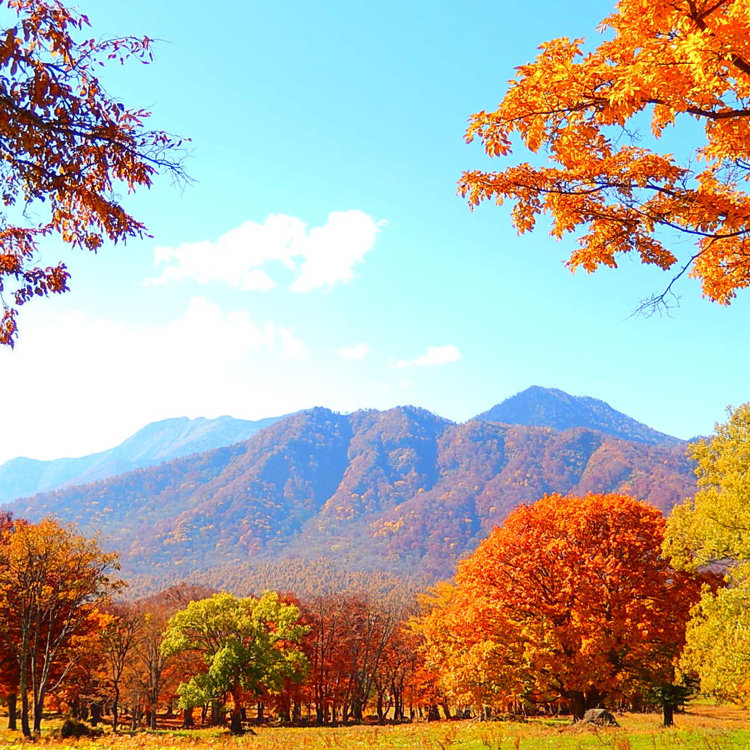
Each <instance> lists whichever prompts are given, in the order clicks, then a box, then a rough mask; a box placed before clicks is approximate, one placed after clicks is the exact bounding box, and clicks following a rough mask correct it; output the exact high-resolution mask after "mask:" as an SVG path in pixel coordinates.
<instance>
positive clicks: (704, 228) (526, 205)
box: [459, 0, 750, 304]
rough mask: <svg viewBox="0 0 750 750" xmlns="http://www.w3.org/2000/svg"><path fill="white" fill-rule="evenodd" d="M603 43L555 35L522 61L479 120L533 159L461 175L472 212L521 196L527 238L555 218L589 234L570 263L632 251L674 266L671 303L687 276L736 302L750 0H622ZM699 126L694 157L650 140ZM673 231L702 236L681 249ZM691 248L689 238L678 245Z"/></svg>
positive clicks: (481, 129)
mask: <svg viewBox="0 0 750 750" xmlns="http://www.w3.org/2000/svg"><path fill="white" fill-rule="evenodd" d="M600 28H601V30H602V32H603V33H604V41H602V43H601V44H600V45H599V46H598V47H597V48H596V49H594V50H593V51H591V52H586V51H585V45H584V40H583V39H567V38H561V39H555V40H552V41H550V42H547V43H545V44H543V45H542V46H541V53H540V54H539V56H538V57H537V59H536V60H535V61H534V62H532V63H529V64H526V65H522V66H520V67H519V68H517V71H518V72H517V75H516V77H515V78H514V79H513V80H512V81H511V82H510V88H509V89H508V92H507V94H506V95H505V97H504V98H503V100H502V102H501V103H500V105H499V107H498V109H497V110H496V111H494V112H485V111H482V112H479V113H477V114H475V115H473V116H472V117H471V119H470V125H469V128H468V131H467V133H466V137H467V140H469V141H471V140H472V139H474V138H478V139H480V140H481V142H482V143H483V145H484V148H485V150H486V152H487V154H488V155H489V156H491V157H504V158H507V157H510V156H511V154H512V152H513V150H514V148H515V145H514V138H517V139H518V140H520V142H521V143H522V144H523V146H524V147H525V148H526V149H527V150H528V151H530V152H532V153H534V154H536V153H539V152H541V153H543V154H544V155H545V156H546V162H545V161H544V159H541V158H540V159H535V160H534V162H533V163H528V162H527V163H521V164H514V165H510V166H507V167H506V168H505V169H503V170H502V171H499V172H485V171H480V170H473V171H468V172H466V173H464V175H463V177H462V178H461V180H460V182H459V191H460V193H461V194H462V195H463V196H465V197H466V198H467V199H468V201H469V204H470V205H471V206H472V207H474V206H476V205H478V204H479V203H481V202H482V201H485V200H495V201H497V202H498V203H501V202H503V200H505V199H509V200H510V201H511V202H513V204H514V206H513V211H512V220H513V223H514V225H515V227H516V228H517V229H518V231H519V232H528V231H530V230H532V229H534V228H535V226H536V222H537V218H538V217H539V215H540V214H548V215H549V216H550V217H551V219H552V226H551V234H552V235H553V236H555V237H557V238H561V237H562V236H563V235H565V234H566V233H569V232H579V233H580V236H579V241H578V247H577V248H576V249H575V250H574V251H573V252H572V254H571V256H570V258H569V260H568V262H567V264H568V266H569V267H570V268H571V269H573V270H575V269H577V268H583V269H585V270H586V271H589V272H590V271H594V270H596V269H597V268H599V267H601V266H609V267H613V268H614V267H616V266H617V263H618V257H619V256H621V255H623V254H631V255H635V256H637V258H638V259H639V260H640V261H641V262H642V263H645V264H651V265H655V266H658V267H659V268H662V269H665V270H669V271H671V273H672V281H671V282H670V283H669V285H668V286H667V288H666V290H665V291H664V292H663V293H662V294H660V295H657V296H655V297H653V298H652V299H651V302H652V303H659V302H664V299H665V296H666V294H667V292H668V291H669V290H670V289H671V287H672V283H673V282H674V281H675V280H676V278H679V277H680V276H682V275H683V274H684V273H685V272H689V273H690V275H692V276H694V277H696V278H698V279H699V280H700V283H701V285H702V289H703V294H704V296H706V297H707V298H709V299H711V300H713V301H716V302H719V303H722V304H728V303H729V302H731V300H732V298H733V297H734V296H735V294H736V292H737V291H738V290H740V289H743V288H745V287H747V286H748V285H750V195H748V193H747V188H746V185H747V181H748V179H750V103H749V100H750V41H749V40H750V4H748V3H747V2H746V0H620V2H618V3H617V7H616V10H615V12H614V13H613V14H612V15H610V16H609V17H608V18H606V19H605V20H604V21H603V22H602V24H601V27H600ZM649 120H650V126H651V135H652V136H653V138H654V143H657V142H658V139H659V138H661V136H662V135H663V134H665V133H666V132H667V131H668V129H669V128H670V127H671V126H676V127H678V126H681V125H682V124H683V122H684V121H686V120H692V121H693V123H696V124H697V125H698V128H695V127H694V126H693V127H692V129H690V130H688V131H687V132H688V133H689V135H690V138H691V143H692V148H691V149H690V153H689V154H687V155H685V157H684V158H678V157H676V156H675V155H673V154H671V153H661V152H660V151H658V150H656V149H654V148H650V147H649V146H648V145H646V143H645V139H644V138H643V137H642V135H641V134H640V133H639V130H638V128H639V126H640V125H641V124H646V123H648V121H649ZM675 234H677V235H683V236H688V237H690V238H692V239H693V240H694V241H695V242H694V244H693V245H688V247H691V249H690V250H689V251H688V252H687V253H686V254H685V255H683V256H679V255H678V254H677V250H676V243H675V242H673V241H671V240H673V239H675ZM680 246H681V247H684V246H686V245H685V243H682V244H681V245H680Z"/></svg>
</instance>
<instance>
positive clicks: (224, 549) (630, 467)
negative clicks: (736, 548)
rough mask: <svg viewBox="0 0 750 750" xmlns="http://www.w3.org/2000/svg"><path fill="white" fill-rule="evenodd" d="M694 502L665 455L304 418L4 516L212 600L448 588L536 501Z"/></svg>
mask: <svg viewBox="0 0 750 750" xmlns="http://www.w3.org/2000/svg"><path fill="white" fill-rule="evenodd" d="M694 488H695V479H694V476H693V473H692V465H691V463H690V462H689V461H688V459H687V458H686V456H685V451H684V445H683V444H682V443H678V442H676V443H674V444H673V443H671V442H665V443H663V444H658V445H651V444H648V443H644V442H638V441H632V440H623V439H620V438H615V437H612V436H610V435H607V434H605V433H603V432H602V431H599V430H593V429H590V428H587V427H574V428H570V429H563V430H556V429H553V428H550V427H536V426H525V425H508V424H501V423H497V422H494V421H486V420H484V419H474V420H471V421H469V422H467V423H465V424H454V423H452V422H450V421H448V420H446V419H443V418H441V417H438V416H436V415H434V414H431V413H430V412H428V411H425V410H424V409H418V408H416V407H408V406H407V407H398V408H395V409H389V410H387V411H375V410H368V411H358V412H354V413H353V414H349V415H341V414H337V413H334V412H332V411H329V410H328V409H323V408H316V409H311V410H308V411H304V412H300V413H298V414H295V415H292V416H289V417H286V418H283V419H280V420H278V421H276V422H275V423H274V424H272V425H270V426H269V427H267V428H266V429H264V430H262V431H260V432H257V433H256V434H255V435H253V436H252V437H250V438H249V439H248V440H246V441H244V442H240V443H236V444H234V445H231V446H228V447H222V448H218V449H215V450H211V451H207V452H204V453H199V454H195V455H191V456H187V457H183V458H178V459H176V460H173V461H169V462H166V463H162V464H159V465H158V466H154V467H149V468H143V469H138V470H137V471H133V472H129V473H127V474H123V475H120V476H116V477H112V478H109V479H106V480H101V481H98V482H93V483H90V484H87V485H84V486H77V487H69V488H66V489H61V490H57V491H55V492H49V493H42V494H37V495H35V496H33V497H30V498H25V499H22V500H18V501H16V502H15V503H13V504H12V505H11V506H9V507H10V509H11V510H13V512H14V513H15V514H16V515H17V516H21V517H26V518H31V519H37V518H40V517H42V516H44V515H46V514H55V515H57V516H58V517H59V518H60V519H61V520H63V521H72V522H74V523H76V524H77V525H78V526H79V528H81V530H82V531H83V532H85V533H87V534H93V533H97V532H98V533H100V534H101V536H102V538H103V539H104V540H106V542H107V544H108V545H109V546H110V547H111V548H113V549H116V550H118V551H119V552H120V553H121V559H122V563H123V571H124V573H125V574H126V575H127V576H133V575H137V576H139V578H141V580H145V579H147V578H148V577H149V576H151V577H153V576H158V577H159V578H163V579H165V580H172V579H174V578H175V577H176V578H178V579H179V578H185V577H187V576H189V575H191V574H193V575H197V574H198V573H199V571H207V570H208V569H209V568H210V569H211V571H210V575H209V578H210V580H208V579H206V577H205V575H204V577H203V579H202V580H201V582H202V583H204V584H206V585H212V586H220V585H226V581H227V580H228V579H230V578H231V579H233V580H236V579H237V577H238V576H240V577H241V576H242V574H243V571H248V572H249V569H251V568H253V567H257V566H258V565H262V564H266V563H268V562H271V561H280V560H285V559H293V558H301V559H307V560H312V559H324V560H329V561H333V562H335V563H336V564H337V565H340V566H342V567H346V568H347V569H350V570H356V569H359V570H376V569H379V570H382V569H389V570H391V571H394V572H399V571H401V572H404V571H406V572H413V571H419V573H420V574H423V575H425V576H426V577H427V578H429V579H432V580H434V579H436V578H440V577H446V576H450V575H452V574H453V572H454V568H455V564H456V561H457V560H458V559H459V558H460V557H462V556H464V555H465V554H467V553H468V552H470V551H471V550H472V549H473V548H474V547H475V546H476V545H477V543H478V542H479V541H480V540H481V539H482V538H484V537H485V536H486V535H487V534H488V533H489V531H490V530H491V529H492V528H493V526H494V525H496V524H499V523H501V522H502V520H503V518H504V517H505V516H506V515H507V513H508V512H509V511H510V510H512V509H513V508H514V507H516V506H517V505H518V504H519V503H530V502H533V501H534V500H536V499H537V498H538V497H540V496H541V495H543V494H544V493H547V492H561V493H575V494H580V493H585V492H610V491H622V492H628V493H631V494H633V495H635V496H636V497H639V498H643V499H648V500H650V501H651V502H653V503H654V504H655V505H657V506H658V507H659V508H661V509H662V510H664V511H666V510H668V509H669V508H671V507H672V506H673V505H674V504H675V503H677V502H680V501H681V500H682V499H684V498H685V497H686V496H688V495H689V494H691V493H692V492H693V491H694ZM303 567H304V566H303Z"/></svg>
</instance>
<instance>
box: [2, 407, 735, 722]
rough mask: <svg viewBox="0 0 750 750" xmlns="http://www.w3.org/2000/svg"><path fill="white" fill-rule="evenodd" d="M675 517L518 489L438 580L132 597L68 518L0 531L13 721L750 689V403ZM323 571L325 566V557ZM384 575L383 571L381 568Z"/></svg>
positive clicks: (392, 718)
mask: <svg viewBox="0 0 750 750" xmlns="http://www.w3.org/2000/svg"><path fill="white" fill-rule="evenodd" d="M692 451H693V455H694V458H695V460H696V462H697V472H696V473H697V479H698V491H697V493H696V494H695V496H694V497H692V498H690V499H688V500H687V501H685V502H684V503H683V504H681V505H679V506H677V507H676V508H675V510H674V511H673V512H672V513H671V514H670V516H669V518H666V519H665V517H664V515H663V514H662V513H661V511H660V510H659V509H657V508H656V507H654V506H653V505H650V504H649V503H646V502H644V501H640V500H637V499H634V498H632V497H630V496H627V495H624V494H613V493H610V494H588V495H585V496H578V497H577V496H563V495H559V494H548V495H545V496H544V497H542V498H540V499H539V500H537V501H536V502H533V503H527V504H521V505H520V506H518V507H517V508H516V509H515V510H513V511H512V512H511V513H510V514H509V515H508V517H507V518H506V519H505V522H504V523H503V524H502V525H501V526H498V527H496V528H495V529H494V531H492V532H491V533H490V535H489V536H487V537H486V538H485V539H484V540H483V541H482V542H481V543H480V545H479V547H478V548H477V549H476V550H475V552H474V553H473V554H471V555H470V556H468V557H467V558H465V559H464V560H462V561H461V562H460V563H459V565H458V568H457V571H456V574H455V576H454V578H453V580H452V581H445V582H443V583H440V584H438V585H436V586H433V587H431V588H428V589H427V590H424V591H421V592H419V591H413V590H409V589H408V588H407V587H405V586H404V587H393V588H392V589H391V590H390V591H389V592H388V593H384V592H383V591H382V590H381V591H379V592H377V593H376V590H375V587H371V588H370V590H369V591H368V590H367V586H366V585H364V584H363V582H362V581H360V586H359V588H358V589H355V588H354V587H350V588H349V589H348V590H347V589H346V588H344V587H342V588H341V589H339V590H335V589H333V588H330V589H329V591H328V592H322V593H319V594H317V595H313V596H308V597H305V598H302V597H299V596H297V595H296V594H295V591H294V582H293V581H291V580H290V581H289V586H288V589H287V590H284V591H279V592H276V591H265V592H259V593H258V594H257V595H255V596H244V597H239V596H236V595H234V594H232V593H228V592H226V591H214V590H211V589H210V588H207V587H205V586H197V585H188V584H181V585H177V586H173V587H171V588H169V589H166V590H164V591H161V592H159V593H158V594H156V595H153V596H150V597H147V598H141V599H137V600H132V599H127V598H125V596H124V592H125V591H126V590H127V589H126V582H125V581H123V580H121V579H120V578H119V577H118V563H117V557H116V555H115V554H112V553H107V552H104V551H103V550H102V548H101V547H100V546H99V543H98V542H97V541H96V540H95V539H91V538H87V537H85V536H82V535H80V534H78V533H77V532H76V531H75V530H74V529H73V528H72V527H65V526H61V525H60V524H59V523H57V522H56V521H54V520H52V519H45V520H43V521H41V522H38V523H30V522H27V521H24V520H23V519H17V518H13V517H12V516H11V515H10V514H6V515H5V516H4V517H3V520H2V528H1V529H0V635H2V640H0V656H1V658H2V665H3V670H2V683H1V689H2V696H3V697H4V700H5V705H6V707H7V711H8V728H9V729H10V730H14V731H20V732H21V733H22V735H23V736H25V737H38V736H39V735H40V733H41V731H42V723H43V720H44V718H45V716H48V715H49V714H50V713H52V714H55V715H59V716H62V717H67V718H66V720H65V722H64V724H62V727H61V728H60V729H59V731H60V732H62V734H63V736H73V735H76V734H80V733H83V734H90V733H96V732H97V731H100V727H101V726H103V725H106V726H107V727H108V728H109V731H113V732H117V731H129V732H132V731H138V730H141V729H150V730H156V729H158V728H162V729H164V728H172V729H176V728H178V727H179V728H182V729H190V728H196V727H226V728H227V729H228V730H229V731H230V732H231V733H232V734H234V735H241V734H243V733H245V732H247V731H253V730H252V727H253V726H266V725H268V724H269V723H270V724H273V725H286V726H310V725H317V726H323V725H333V726H341V725H351V724H355V725H356V724H362V723H363V722H364V723H367V722H369V723H372V722H375V723H379V724H386V723H389V724H398V723H407V722H414V721H420V720H424V721H434V720H439V719H445V720H447V719H459V718H460V719H466V718H473V719H479V720H485V721H486V720H492V719H503V718H507V717H519V718H523V719H529V718H532V717H537V718H545V717H546V718H553V717H554V718H557V719H559V718H563V717H564V718H565V720H567V721H571V720H572V721H573V722H577V721H582V720H583V721H585V720H586V719H587V716H588V714H587V712H588V711H589V710H590V709H598V708H606V709H609V710H610V711H612V712H623V711H628V712H633V711H635V712H644V711H646V712H648V711H657V710H658V711H660V712H661V715H662V723H663V725H664V726H671V725H673V723H674V719H675V712H677V711H679V710H681V709H682V708H684V706H685V704H686V703H687V702H688V701H689V700H690V699H691V698H692V697H693V696H695V695H696V694H697V693H698V692H700V693H702V694H703V695H709V696H714V697H715V698H719V699H721V700H725V701H726V700H728V701H734V702H736V703H738V704H739V705H744V703H745V702H746V701H747V700H748V697H749V694H748V692H747V690H748V682H747V674H748V671H749V670H750V660H748V658H747V657H744V656H743V654H744V653H747V651H745V650H744V649H746V648H747V647H748V643H747V641H746V635H744V634H745V633H746V632H747V628H746V623H745V620H746V618H747V608H746V607H745V605H744V601H745V597H746V596H747V586H748V580H750V579H749V578H748V576H747V565H748V559H749V555H748V549H750V541H749V539H748V533H747V530H746V529H747V528H748V525H747V523H746V520H745V517H746V515H747V513H748V510H747V508H746V507H745V505H746V500H745V498H746V496H747V492H748V486H747V474H746V471H745V466H746V465H747V462H748V459H749V458H750V405H748V404H746V405H744V406H741V407H739V408H737V409H736V410H735V411H734V412H733V413H732V414H731V415H730V418H729V420H728V421H727V422H726V423H725V424H722V425H718V426H717V431H716V434H715V435H714V436H713V437H712V438H711V439H709V440H704V441H700V442H698V443H696V444H694V445H693V447H692ZM313 574H314V571H313ZM377 583H378V582H377V581H376V582H375V584H376V585H377Z"/></svg>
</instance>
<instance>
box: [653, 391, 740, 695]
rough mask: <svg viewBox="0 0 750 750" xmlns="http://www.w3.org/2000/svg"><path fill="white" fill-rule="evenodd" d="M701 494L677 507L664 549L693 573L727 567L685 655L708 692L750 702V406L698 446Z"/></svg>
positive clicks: (705, 601)
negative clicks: (723, 583)
mask: <svg viewBox="0 0 750 750" xmlns="http://www.w3.org/2000/svg"><path fill="white" fill-rule="evenodd" d="M692 453H693V457H694V458H695V459H696V461H697V466H696V475H697V477H698V492H697V493H696V494H695V496H694V497H692V498H690V499H688V500H687V501H685V503H683V504H682V505H680V506H677V507H676V508H674V510H673V511H672V514H671V516H670V517H669V520H668V523H667V533H666V539H665V543H664V551H665V553H666V554H668V555H670V556H671V557H672V561H673V564H674V565H676V566H678V567H681V568H684V569H686V570H697V569H703V568H707V567H709V568H712V569H715V570H721V571H724V577H725V581H726V587H721V588H719V589H718V590H716V589H713V590H712V589H709V590H706V591H705V592H704V593H703V595H702V597H701V601H700V604H699V606H698V607H697V608H696V612H695V617H694V618H693V620H691V622H690V624H689V626H688V631H687V646H686V649H685V653H684V656H683V660H682V666H683V668H684V669H685V670H686V671H695V672H696V673H697V674H698V676H699V678H700V686H701V690H702V691H703V692H705V693H708V694H712V695H715V696H717V697H720V698H723V699H730V700H735V701H739V702H742V703H748V702H750V679H749V678H748V675H749V674H750V635H748V634H749V633H750V606H749V605H750V475H749V474H748V466H750V404H743V405H742V406H739V407H738V408H736V409H735V410H734V411H733V412H731V413H730V415H729V419H728V420H727V421H726V422H725V423H723V424H718V425H716V429H715V434H714V436H713V437H712V438H711V439H710V440H701V441H699V442H698V443H696V444H694V445H693V446H692Z"/></svg>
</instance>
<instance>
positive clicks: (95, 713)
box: [91, 703, 102, 727]
mask: <svg viewBox="0 0 750 750" xmlns="http://www.w3.org/2000/svg"><path fill="white" fill-rule="evenodd" d="M101 718H102V707H101V705H100V704H99V703H92V704H91V726H92V727H95V726H96V725H97V724H98V723H99V722H100V721H101Z"/></svg>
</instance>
